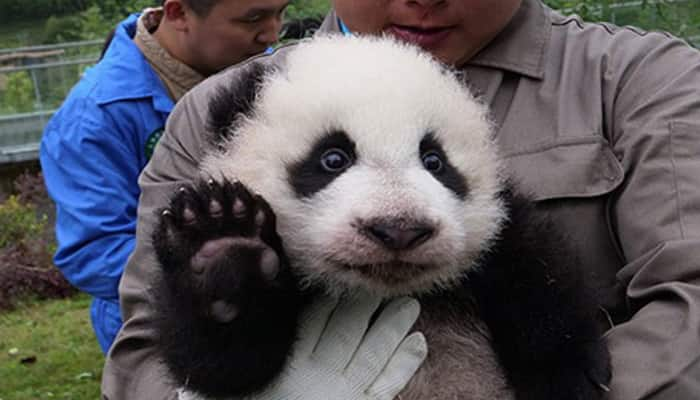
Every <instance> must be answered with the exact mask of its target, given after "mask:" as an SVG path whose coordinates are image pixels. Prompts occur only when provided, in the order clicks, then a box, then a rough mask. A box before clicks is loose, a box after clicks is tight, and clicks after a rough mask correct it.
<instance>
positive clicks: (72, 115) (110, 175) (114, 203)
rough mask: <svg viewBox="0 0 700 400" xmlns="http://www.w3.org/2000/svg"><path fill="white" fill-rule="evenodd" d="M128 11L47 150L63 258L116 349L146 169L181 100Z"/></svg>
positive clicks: (102, 335) (101, 332)
mask: <svg viewBox="0 0 700 400" xmlns="http://www.w3.org/2000/svg"><path fill="white" fill-rule="evenodd" d="M137 18H138V15H136V14H134V15H131V16H129V18H127V19H126V20H124V21H123V22H122V23H121V24H120V25H119V26H118V28H117V31H116V34H115V36H114V39H113V41H112V43H111V44H110V46H109V48H108V50H107V52H106V53H105V56H104V58H103V59H102V60H101V61H100V62H99V63H97V64H96V65H95V66H94V67H92V68H90V69H88V70H87V71H86V72H85V74H84V76H83V78H82V79H81V80H80V82H78V84H77V85H76V86H75V87H74V88H73V89H72V91H71V92H70V94H69V95H68V97H67V98H66V100H65V102H64V103H63V105H62V106H61V108H60V109H59V110H58V111H57V112H56V114H55V115H54V116H53V117H52V118H51V120H50V121H49V123H48V125H47V126H46V129H45V130H44V136H43V138H42V141H41V150H40V160H41V167H42V170H43V173H44V179H45V181H46V186H47V188H48V191H49V194H50V195H51V197H52V198H53V200H54V201H55V203H56V238H57V241H58V249H57V251H56V255H55V257H54V262H55V264H56V266H57V267H58V268H59V269H60V270H61V271H62V272H63V274H64V275H65V277H66V278H67V279H68V280H69V281H70V282H71V283H72V284H73V285H74V286H76V287H77V288H79V289H80V290H82V291H85V292H87V293H89V294H90V295H92V296H93V297H94V300H93V303H92V307H91V312H90V315H91V318H92V323H93V328H94V330H95V334H96V336H97V339H98V341H99V343H100V346H101V347H102V350H103V351H104V352H106V351H107V350H108V349H109V346H110V345H111V344H112V341H113V340H114V338H115V336H116V334H117V332H118V330H119V328H120V327H121V316H120V313H119V298H118V291H117V288H118V285H119V279H120V278H121V275H122V271H123V269H124V266H125V265H126V261H127V258H128V257H129V254H130V253H131V251H132V250H133V248H134V240H135V233H136V206H137V202H138V198H139V194H140V190H139V187H138V184H137V179H138V176H139V174H140V172H141V170H142V169H143V168H144V166H145V165H146V162H147V161H148V158H149V157H150V152H151V151H152V148H153V146H154V145H155V143H156V142H157V140H158V138H159V137H160V133H161V132H162V131H163V127H164V125H165V120H166V118H167V116H168V114H169V113H170V111H171V110H172V107H173V102H172V100H171V99H170V97H168V94H167V91H166V89H165V86H164V85H163V84H162V82H161V80H160V78H159V77H158V76H157V75H156V73H155V72H154V71H153V69H152V68H151V67H150V65H149V64H148V62H147V61H146V59H145V58H144V57H143V55H142V54H141V51H140V50H139V49H138V48H137V47H136V46H135V45H134V43H133V41H132V38H133V36H134V34H135V33H136V20H137Z"/></svg>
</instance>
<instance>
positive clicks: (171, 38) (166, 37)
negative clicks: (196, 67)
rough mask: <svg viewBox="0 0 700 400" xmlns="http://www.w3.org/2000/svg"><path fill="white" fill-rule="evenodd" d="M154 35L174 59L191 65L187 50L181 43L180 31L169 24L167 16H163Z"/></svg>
mask: <svg viewBox="0 0 700 400" xmlns="http://www.w3.org/2000/svg"><path fill="white" fill-rule="evenodd" d="M152 36H153V38H154V39H155V40H156V41H157V42H158V44H160V46H161V47H162V48H163V49H164V50H165V51H167V52H168V54H170V55H171V56H172V57H173V58H174V59H176V60H177V61H179V62H181V63H183V64H185V65H190V63H189V62H187V56H186V52H185V51H184V49H183V47H182V45H181V43H182V41H181V40H178V36H179V32H178V31H177V30H175V29H174V28H173V26H172V25H170V24H168V21H167V20H165V18H163V20H162V21H161V23H160V25H159V26H158V29H157V30H156V31H155V32H153V34H152Z"/></svg>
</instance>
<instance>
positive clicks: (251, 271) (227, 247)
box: [153, 180, 288, 323]
mask: <svg viewBox="0 0 700 400" xmlns="http://www.w3.org/2000/svg"><path fill="white" fill-rule="evenodd" d="M159 218H160V221H159V224H158V227H157V230H156V232H155V234H154V236H153V240H154V247H155V249H156V253H157V255H158V258H159V261H160V264H161V267H162V268H163V270H164V271H165V272H166V274H165V275H166V279H169V280H170V281H171V283H172V284H171V287H172V286H174V287H172V289H173V290H174V291H176V292H177V293H188V294H189V295H191V296H192V297H193V301H194V303H195V304H196V305H197V307H196V309H197V311H198V312H199V313H201V314H203V315H205V316H207V317H209V318H211V319H214V320H216V321H219V322H222V323H227V322H230V321H231V320H233V319H235V318H236V317H237V316H238V315H239V313H240V312H242V310H243V311H245V308H246V307H247V304H248V303H249V302H250V301H252V299H254V298H256V297H259V294H260V293H264V291H265V290H274V289H275V288H278V287H280V286H282V285H284V284H285V279H284V276H282V275H285V274H286V272H287V270H288V268H287V263H286V257H285V256H284V253H283V249H282V245H281V240H280V239H279V236H278V235H277V233H276V230H275V216H274V213H273V212H272V210H271V209H270V206H269V205H268V204H267V202H266V201H265V200H264V199H263V198H262V197H260V196H257V195H254V194H252V193H250V191H248V190H247V189H246V187H245V186H244V185H242V184H240V183H232V182H229V181H224V182H221V183H220V182H216V181H213V180H209V181H201V182H199V183H197V184H195V185H194V186H189V187H183V188H181V189H179V190H178V191H177V192H176V193H175V195H174V196H173V198H172V199H171V201H170V206H169V207H168V208H167V209H164V210H161V212H160V215H159ZM280 278H282V279H280ZM248 293H258V295H253V294H251V295H248Z"/></svg>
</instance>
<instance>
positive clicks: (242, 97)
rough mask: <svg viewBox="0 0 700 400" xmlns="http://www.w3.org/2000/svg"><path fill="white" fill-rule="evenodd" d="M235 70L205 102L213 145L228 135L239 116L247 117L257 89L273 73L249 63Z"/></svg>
mask: <svg viewBox="0 0 700 400" xmlns="http://www.w3.org/2000/svg"><path fill="white" fill-rule="evenodd" d="M239 68H240V70H239V71H240V72H239V73H237V74H236V75H235V77H234V79H233V80H232V81H231V82H230V83H229V84H228V85H223V86H221V87H220V88H219V89H218V90H217V92H216V94H215V95H214V97H212V99H211V100H210V101H209V117H208V121H207V123H208V126H207V131H208V132H209V140H210V142H211V144H212V145H215V146H216V145H219V144H220V143H221V142H222V141H223V140H225V139H226V138H228V137H230V136H231V135H232V129H231V128H232V126H233V124H235V123H236V121H237V120H238V119H239V118H240V117H242V116H249V115H251V113H252V111H253V106H254V103H255V98H256V96H257V94H258V91H259V90H260V86H261V85H262V83H263V81H264V79H265V76H267V74H268V73H270V72H271V71H272V70H273V68H272V67H270V66H266V65H264V64H263V63H261V62H250V63H248V64H246V65H244V66H241V67H239Z"/></svg>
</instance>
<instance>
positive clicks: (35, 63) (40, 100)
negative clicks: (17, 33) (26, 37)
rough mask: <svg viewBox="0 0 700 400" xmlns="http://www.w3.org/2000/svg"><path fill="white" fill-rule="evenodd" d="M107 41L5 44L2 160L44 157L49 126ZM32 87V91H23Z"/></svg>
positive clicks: (0, 75)
mask: <svg viewBox="0 0 700 400" xmlns="http://www.w3.org/2000/svg"><path fill="white" fill-rule="evenodd" d="M103 43H104V41H103V40H88V41H81V42H71V43H62V44H56V45H42V46H32V47H19V48H13V49H0V164H5V163H15V162H21V161H28V160H34V159H37V158H38V149H39V142H40V140H41V134H42V131H43V129H44V126H45V125H46V123H47V121H48V120H49V118H50V117H51V115H52V114H53V113H54V111H55V109H56V108H58V106H59V105H60V104H61V102H62V101H63V99H64V98H65V96H66V95H67V94H68V91H69V90H70V89H71V88H72V87H73V85H74V84H75V83H76V82H77V81H78V79H80V76H81V74H82V72H83V70H84V68H86V67H87V66H89V65H92V64H94V63H95V62H96V61H97V58H98V56H99V52H100V50H101V47H102V44H103ZM13 80H14V81H13ZM13 84H14V85H15V87H14V89H13V88H12V87H9V86H12V85H13ZM27 88H29V89H30V90H31V93H19V92H22V91H24V92H26V89H27ZM11 96H19V97H20V98H19V99H13V98H11ZM17 103H19V104H17ZM3 106H4V108H3Z"/></svg>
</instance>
